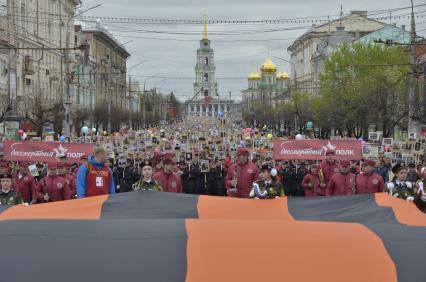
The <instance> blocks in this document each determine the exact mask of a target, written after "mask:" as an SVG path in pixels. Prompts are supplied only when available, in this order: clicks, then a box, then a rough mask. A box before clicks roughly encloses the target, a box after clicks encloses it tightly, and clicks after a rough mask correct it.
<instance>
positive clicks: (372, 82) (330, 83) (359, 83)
mask: <svg viewBox="0 0 426 282" xmlns="http://www.w3.org/2000/svg"><path fill="white" fill-rule="evenodd" d="M408 72H409V65H408V57H407V54H406V53H405V52H404V50H403V49H402V48H400V47H395V46H385V45H379V44H363V43H354V44H346V43H345V44H342V45H341V46H340V47H339V48H338V49H337V50H336V51H335V52H333V54H332V55H331V56H330V58H329V59H328V60H327V61H326V62H325V65H324V71H323V73H322V74H321V75H320V83H319V84H320V95H319V97H317V98H315V99H314V100H313V117H314V120H315V122H316V124H317V125H319V126H320V127H322V128H326V129H331V128H334V129H336V131H337V133H339V134H341V135H342V134H343V133H344V132H346V133H347V134H348V135H349V136H354V137H360V136H366V134H367V131H368V127H369V126H370V125H374V126H375V127H376V129H377V130H381V131H383V134H384V136H385V137H387V136H390V135H391V134H392V133H393V128H394V127H395V126H396V125H400V124H401V122H402V121H403V120H404V119H405V118H406V117H407V99H406V95H407V91H406V76H407V73H408Z"/></svg>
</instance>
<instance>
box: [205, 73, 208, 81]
mask: <svg viewBox="0 0 426 282" xmlns="http://www.w3.org/2000/svg"><path fill="white" fill-rule="evenodd" d="M204 81H205V82H208V81H209V74H208V73H205V74H204Z"/></svg>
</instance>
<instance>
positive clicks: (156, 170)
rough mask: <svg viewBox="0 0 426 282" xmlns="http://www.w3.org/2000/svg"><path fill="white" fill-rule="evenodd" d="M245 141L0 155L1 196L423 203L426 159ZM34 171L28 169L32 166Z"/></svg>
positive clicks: (7, 199) (23, 199)
mask: <svg viewBox="0 0 426 282" xmlns="http://www.w3.org/2000/svg"><path fill="white" fill-rule="evenodd" d="M252 153H253V152H252V151H251V150H249V148H246V147H244V146H243V144H242V146H239V147H238V148H235V149H231V150H227V151H226V156H225V157H224V158H218V157H217V156H216V157H215V155H213V154H211V152H210V151H209V150H205V151H201V152H198V151H197V152H194V155H193V156H191V159H190V161H188V159H187V158H186V156H185V152H179V151H173V150H167V151H161V150H159V149H158V148H153V150H152V152H150V154H146V156H147V157H146V158H144V159H143V160H142V162H138V163H136V162H134V160H132V159H131V158H117V159H112V158H110V156H109V154H108V151H107V150H106V149H105V148H104V147H102V146H95V147H94V150H93V154H92V155H90V156H83V157H81V158H80V160H79V162H78V163H70V162H68V161H67V160H66V158H63V157H61V158H59V159H57V160H56V161H54V162H50V163H38V162H37V163H32V164H31V163H28V162H21V161H19V162H11V161H6V160H1V161H0V179H1V190H0V204H7V205H12V204H21V203H25V204H31V205H32V204H40V203H47V202H56V201H63V200H70V199H76V198H85V197H92V196H98V195H106V194H115V193H126V192H131V191H141V190H149V191H158V192H161V191H163V192H173V193H185V194H197V195H200V194H203V195H211V196H222V197H225V196H226V197H238V198H254V199H274V198H277V197H283V196H288V197H321V196H344V195H354V194H367V193H379V192H387V193H389V194H390V195H392V196H394V197H398V198H402V199H404V200H407V201H410V202H414V203H415V204H416V205H417V206H418V207H419V208H420V209H421V210H423V211H426V208H425V206H426V204H425V202H426V195H425V194H424V183H425V181H426V166H423V164H422V163H419V164H418V165H417V166H416V165H415V164H409V165H408V167H406V165H405V164H404V163H396V164H393V165H392V163H391V160H390V159H387V158H385V157H384V156H381V157H380V158H379V161H373V160H369V159H364V160H361V161H345V160H341V161H336V160H335V152H334V151H333V150H327V152H326V156H325V159H324V160H323V161H275V160H274V159H273V158H271V157H264V158H259V159H258V158H256V157H253V154H252ZM34 165H35V166H36V168H37V172H36V173H34V172H30V169H29V168H30V166H34Z"/></svg>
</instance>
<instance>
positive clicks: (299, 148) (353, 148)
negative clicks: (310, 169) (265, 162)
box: [274, 140, 362, 160]
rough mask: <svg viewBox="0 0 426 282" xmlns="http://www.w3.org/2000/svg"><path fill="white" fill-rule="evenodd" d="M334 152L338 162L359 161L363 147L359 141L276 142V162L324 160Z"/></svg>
mask: <svg viewBox="0 0 426 282" xmlns="http://www.w3.org/2000/svg"><path fill="white" fill-rule="evenodd" d="M327 150H333V151H334V153H335V158H336V159H338V160H359V159H361V158H362V145H361V141H358V140H275V141H274V158H275V160H323V159H324V158H325V153H326V151H327Z"/></svg>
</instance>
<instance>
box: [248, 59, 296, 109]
mask: <svg viewBox="0 0 426 282" xmlns="http://www.w3.org/2000/svg"><path fill="white" fill-rule="evenodd" d="M247 80H248V88H247V89H245V90H243V91H242V93H243V96H242V106H243V111H244V112H253V111H255V110H256V109H255V108H256V105H257V106H259V105H260V106H261V107H266V108H269V107H273V106H274V105H275V104H276V102H277V101H280V100H286V99H288V98H290V92H289V81H290V77H289V75H288V74H287V73H286V72H278V69H277V67H276V65H275V64H274V63H273V62H272V60H271V59H270V58H267V59H266V61H265V62H264V63H263V64H262V66H261V67H260V70H259V71H256V72H251V73H250V74H249V76H248V77H247Z"/></svg>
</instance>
